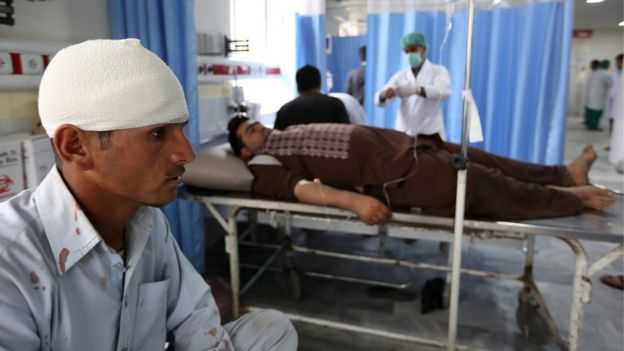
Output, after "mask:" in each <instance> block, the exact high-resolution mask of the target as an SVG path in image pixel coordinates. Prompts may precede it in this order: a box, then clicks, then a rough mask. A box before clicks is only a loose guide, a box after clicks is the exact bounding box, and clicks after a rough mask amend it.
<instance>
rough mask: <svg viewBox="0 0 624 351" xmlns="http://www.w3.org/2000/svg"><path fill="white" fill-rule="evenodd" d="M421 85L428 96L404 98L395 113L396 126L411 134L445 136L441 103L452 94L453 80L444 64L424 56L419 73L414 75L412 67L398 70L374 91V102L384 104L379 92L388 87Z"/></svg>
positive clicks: (443, 137) (444, 138)
mask: <svg viewBox="0 0 624 351" xmlns="http://www.w3.org/2000/svg"><path fill="white" fill-rule="evenodd" d="M410 85H411V86H413V85H417V86H422V87H423V88H424V89H425V92H426V95H427V97H426V98H424V97H422V96H420V95H410V96H406V97H403V98H401V108H400V109H399V112H398V113H397V117H396V129H397V130H400V131H402V132H405V133H407V134H409V135H412V136H416V134H419V133H421V134H434V133H438V134H440V137H441V138H442V139H443V140H446V133H445V129H444V115H443V114H442V103H443V102H444V101H445V100H446V99H448V97H449V96H450V95H451V80H450V78H449V74H448V71H447V70H446V68H444V66H441V65H436V64H434V63H431V62H429V60H425V63H423V66H422V67H421V69H420V72H419V73H418V76H417V77H414V73H412V69H411V68H406V69H404V70H402V71H399V72H397V73H395V74H394V75H393V76H392V78H390V80H389V81H388V83H386V85H385V86H384V87H383V89H382V90H381V91H379V92H377V94H375V104H376V105H377V106H385V105H386V103H388V101H389V100H385V101H384V102H383V103H381V102H380V100H379V94H380V93H381V92H382V91H384V90H385V89H387V88H390V87H392V88H394V89H396V88H398V87H404V86H410Z"/></svg>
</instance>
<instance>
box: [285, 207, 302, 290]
mask: <svg viewBox="0 0 624 351" xmlns="http://www.w3.org/2000/svg"><path fill="white" fill-rule="evenodd" d="M283 220H284V221H283V222H282V223H281V226H282V231H283V233H284V242H283V244H282V247H283V252H284V277H285V278H286V281H287V283H288V289H289V291H290V295H291V298H292V299H293V300H295V301H299V300H301V281H300V279H299V274H298V272H297V266H296V264H295V250H294V248H293V245H292V223H291V218H290V216H289V215H288V214H286V216H284V217H283Z"/></svg>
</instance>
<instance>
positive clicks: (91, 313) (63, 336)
mask: <svg viewBox="0 0 624 351" xmlns="http://www.w3.org/2000/svg"><path fill="white" fill-rule="evenodd" d="M125 233H126V239H125V240H126V241H125V242H126V244H125V257H126V260H125V262H124V260H123V259H122V257H121V256H120V255H119V254H118V253H116V252H115V251H114V250H112V249H110V248H109V247H108V246H107V245H106V244H105V243H104V241H103V240H102V238H101V236H100V235H99V234H98V233H97V231H96V230H95V229H94V228H93V226H92V225H91V223H90V222H89V219H88V218H87V217H86V215H85V214H84V213H83V211H81V209H80V206H79V204H78V203H77V202H76V200H75V199H74V197H73V196H72V194H71V192H70V191H69V189H68V188H67V186H66V185H65V183H64V181H63V179H62V177H61V175H60V174H59V172H58V170H57V169H56V167H53V169H52V170H51V171H50V173H49V174H48V175H47V177H46V178H45V179H44V180H43V182H42V183H41V184H40V185H39V186H38V187H37V188H35V189H29V190H26V191H24V192H22V193H20V194H19V195H17V196H15V197H13V198H11V199H9V200H7V201H4V202H2V203H0V350H93V351H98V350H106V351H111V350H162V349H163V348H164V344H165V339H166V337H167V336H170V337H169V339H170V340H175V349H176V350H213V349H214V350H216V349H229V347H230V345H231V342H230V339H229V336H228V335H227V333H226V332H225V331H224V329H223V328H222V327H221V321H220V317H219V312H218V308H217V306H216V303H215V301H214V299H213V297H212V294H211V291H210V288H209V287H208V285H207V284H206V283H205V282H204V280H203V279H202V278H201V276H200V275H199V274H198V273H197V272H196V271H195V269H194V268H193V266H192V265H191V264H190V263H189V262H188V260H187V259H186V258H185V257H184V255H183V254H182V253H181V251H180V249H179V248H178V245H177V244H176V242H175V239H174V237H173V236H172V234H171V232H170V230H169V226H168V223H167V220H166V219H165V217H164V215H163V213H162V212H161V211H160V210H158V209H156V208H151V207H142V208H140V209H139V210H137V212H136V213H135V215H134V216H133V218H132V219H131V220H130V221H129V223H128V225H127V226H126V230H125Z"/></svg>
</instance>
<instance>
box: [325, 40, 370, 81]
mask: <svg viewBox="0 0 624 351" xmlns="http://www.w3.org/2000/svg"><path fill="white" fill-rule="evenodd" d="M366 40H367V37H366V36H365V35H360V36H355V37H332V38H331V53H330V54H329V55H327V70H328V71H330V72H331V73H332V76H333V80H334V86H333V87H332V89H331V90H330V91H331V92H344V91H346V90H347V74H348V73H349V71H350V70H352V69H354V68H357V67H358V66H360V64H361V63H362V61H360V54H359V50H360V48H361V47H362V46H364V45H366Z"/></svg>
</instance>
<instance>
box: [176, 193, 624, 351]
mask: <svg viewBox="0 0 624 351" xmlns="http://www.w3.org/2000/svg"><path fill="white" fill-rule="evenodd" d="M181 197H182V198H185V199H187V200H191V201H197V202H202V203H203V204H204V205H205V206H206V208H207V209H208V210H209V211H210V212H211V213H212V215H213V216H214V218H215V219H216V220H217V221H218V222H219V224H220V225H221V226H222V227H223V229H224V230H225V231H226V239H225V242H226V252H227V253H228V255H229V261H230V278H231V287H232V301H233V303H232V308H233V315H234V317H237V316H238V315H239V313H240V295H241V292H244V291H245V290H246V289H247V288H249V286H250V285H251V283H253V281H255V280H256V279H257V276H258V275H259V274H262V273H263V272H264V270H265V269H266V268H267V266H268V265H269V264H270V262H267V263H265V265H264V266H263V267H262V269H261V270H260V271H259V272H258V273H257V275H256V276H255V277H253V278H252V279H251V281H250V282H249V283H248V284H247V286H246V287H245V288H244V289H243V290H241V286H240V263H239V256H238V246H239V233H238V228H237V220H238V217H239V214H240V213H241V211H243V210H244V211H248V212H249V213H251V214H268V218H269V220H268V221H269V222H271V224H273V225H275V224H279V226H280V227H282V228H283V229H284V234H285V235H286V239H287V241H288V242H290V240H289V239H290V237H289V236H290V231H291V228H292V227H299V228H312V229H318V228H319V227H318V226H319V223H320V226H321V227H320V228H323V229H325V230H332V231H337V232H352V233H360V234H369V235H382V236H387V237H396V238H407V239H425V240H433V241H441V242H451V241H452V240H453V226H454V220H453V218H445V217H434V216H427V215H422V214H414V213H403V212H395V213H393V216H392V219H391V220H390V221H388V222H386V223H384V224H381V225H373V226H369V225H366V224H364V223H362V222H360V221H359V220H358V219H357V217H356V216H355V215H354V214H352V213H351V212H349V211H344V210H339V209H334V208H327V207H323V206H316V205H308V204H301V203H292V202H284V201H275V200H270V199H265V198H254V197H252V196H251V195H250V194H246V193H232V194H227V195H224V194H214V193H210V192H209V191H206V190H201V189H197V188H190V189H189V191H188V192H186V193H183V194H181ZM623 204H624V201H623V196H622V195H621V194H618V196H617V201H616V203H615V205H614V206H612V207H611V208H609V209H608V210H607V211H605V212H603V213H601V214H592V213H586V214H583V215H581V216H575V217H566V218H556V219H544V220H532V221H522V222H502V221H481V220H469V219H466V220H465V221H464V229H465V233H466V234H472V235H473V236H476V237H477V238H478V239H485V240H487V239H491V238H494V239H521V240H522V239H525V240H526V243H527V244H526V252H525V267H524V274H523V275H520V276H514V275H507V274H500V273H496V272H484V271H478V270H472V269H470V270H469V269H463V268H461V267H460V273H461V274H467V275H476V276H481V277H486V278H497V279H507V280H518V281H522V282H523V287H524V289H529V290H530V291H532V292H533V293H535V296H536V298H537V301H538V303H539V304H540V305H541V307H543V308H541V309H540V310H541V311H542V312H543V317H544V318H545V320H546V323H547V325H548V327H549V329H550V331H551V333H552V334H553V336H554V338H555V341H556V342H557V344H558V345H559V346H560V348H561V349H562V350H578V349H579V342H580V331H581V327H582V318H583V305H584V304H586V303H588V302H589V301H590V293H591V277H592V276H594V275H595V274H596V273H597V272H599V271H600V270H602V269H603V268H604V267H606V266H607V265H609V264H610V263H611V262H613V261H614V260H616V259H617V258H618V257H620V256H621V255H623V254H624V225H623V214H624V205H623ZM217 207H219V208H222V209H226V211H227V213H228V214H227V216H223V215H222V214H221V212H219V210H218V209H217ZM265 217H267V216H265ZM250 218H257V216H251V217H250ZM314 223H316V225H315V224H314ZM432 231H435V232H436V233H435V234H432ZM439 232H444V233H447V234H448V235H440V233H439ZM536 235H541V236H548V237H554V238H558V239H560V240H562V241H564V242H565V243H566V244H568V246H569V247H570V248H571V250H572V251H573V252H574V254H575V257H576V264H575V270H574V275H573V282H572V288H573V291H572V301H571V312H570V321H569V326H570V328H569V330H570V332H569V336H568V341H567V342H566V341H565V340H563V338H562V337H561V336H560V335H559V332H558V331H557V328H556V326H555V323H554V322H553V320H552V318H551V317H550V315H549V313H548V309H547V306H546V304H545V302H544V300H543V298H542V297H541V294H540V293H539V290H538V288H537V286H536V284H535V283H534V281H533V278H532V270H533V256H534V247H533V246H534V240H535V236H536ZM518 236H520V237H518ZM464 239H465V238H464ZM579 240H591V241H600V242H609V243H614V244H617V245H616V246H615V248H614V249H613V250H611V251H610V252H608V253H606V254H605V255H604V256H602V257H601V258H599V259H598V260H596V261H595V262H593V263H591V264H589V263H588V260H587V255H586V253H585V249H584V248H583V246H582V244H581V243H580V241H579ZM298 249H299V251H305V250H306V249H305V248H298ZM309 251H314V252H312V253H317V254H321V255H326V256H333V257H340V258H345V259H355V260H361V261H364V260H366V259H362V258H361V257H360V256H356V255H348V254H336V253H324V252H318V250H309ZM289 254H290V255H291V254H292V252H291V253H288V252H287V253H286V255H289ZM276 256H277V254H275V255H274V256H273V257H272V258H271V260H273V259H275V258H276ZM368 261H374V262H378V263H382V264H383V263H385V264H399V265H403V266H404V267H408V268H410V269H432V270H439V271H445V272H447V273H448V272H451V269H450V268H449V267H448V266H435V265H429V264H415V263H405V262H404V261H397V260H394V259H391V258H371V259H368ZM313 275H314V274H313ZM315 276H318V277H325V278H327V277H329V276H323V275H321V274H317V275H315ZM330 278H331V277H330ZM351 281H358V280H357V279H351ZM447 281H448V277H447ZM366 283H368V282H366ZM380 285H383V284H380ZM246 309H247V310H254V309H256V308H254V307H252V306H247V307H246ZM287 315H288V317H289V318H291V319H292V320H298V321H303V322H307V323H312V324H317V325H322V326H326V327H333V328H337V329H342V330H347V331H354V332H361V333H366V334H372V335H376V336H381V337H388V338H393V339H397V340H401V341H408V342H414V343H419V344H424V345H428V346H434V347H440V348H446V347H449V348H453V349H457V350H472V349H473V348H469V347H466V346H461V345H455V340H454V339H453V340H452V343H453V345H449V343H448V342H447V343H444V342H440V341H437V340H433V339H425V338H421V337H414V336H410V335H402V334H398V333H393V332H389V331H380V330H378V329H371V328H365V327H359V326H353V325H348V324H343V323H338V322H334V321H328V320H320V319H317V318H311V317H306V316H301V315H295V314H287ZM452 317H453V316H451V317H449V323H451V322H455V323H456V322H457V321H456V320H455V321H451V320H450V319H451V318H452ZM454 318H455V319H457V316H454ZM450 339H451V338H449V340H450Z"/></svg>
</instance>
